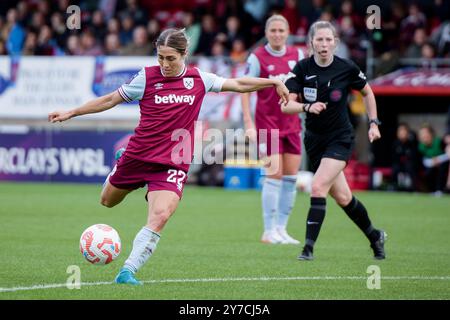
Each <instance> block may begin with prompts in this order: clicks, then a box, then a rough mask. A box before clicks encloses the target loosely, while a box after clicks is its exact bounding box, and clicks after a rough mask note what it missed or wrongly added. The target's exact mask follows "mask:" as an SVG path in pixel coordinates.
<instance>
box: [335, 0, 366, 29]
mask: <svg viewBox="0 0 450 320" xmlns="http://www.w3.org/2000/svg"><path fill="white" fill-rule="evenodd" d="M348 19H350V20H351V22H352V23H351V25H352V26H353V27H354V28H355V30H356V32H361V31H363V30H364V28H365V25H364V20H363V18H362V17H361V16H360V15H358V14H357V13H356V12H355V11H354V9H353V1H352V0H344V1H342V3H341V12H340V15H339V17H338V18H337V24H338V25H339V26H341V25H342V21H343V20H348Z"/></svg>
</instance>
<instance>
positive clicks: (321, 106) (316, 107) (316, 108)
mask: <svg viewBox="0 0 450 320" xmlns="http://www.w3.org/2000/svg"><path fill="white" fill-rule="evenodd" d="M326 108H327V105H326V104H325V103H323V102H314V103H313V104H312V105H311V106H310V107H309V109H308V113H314V114H319V113H321V112H322V111H323V110H326Z"/></svg>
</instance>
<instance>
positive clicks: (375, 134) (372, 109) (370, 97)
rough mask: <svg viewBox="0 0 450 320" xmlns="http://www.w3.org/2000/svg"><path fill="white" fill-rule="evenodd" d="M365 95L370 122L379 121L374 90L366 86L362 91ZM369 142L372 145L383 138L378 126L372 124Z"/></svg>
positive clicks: (365, 104)
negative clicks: (372, 120)
mask: <svg viewBox="0 0 450 320" xmlns="http://www.w3.org/2000/svg"><path fill="white" fill-rule="evenodd" d="M360 92H361V94H362V95H363V101H364V106H365V107H366V110H367V116H368V117H369V120H371V119H378V114H377V103H376V101H375V95H374V94H373V91H372V88H371V87H370V86H369V84H366V85H365V86H364V88H362V89H361V90H360ZM368 134H369V141H370V142H371V143H372V142H373V141H375V140H378V139H380V138H381V134H380V130H379V129H378V124H376V123H374V122H371V123H370V128H369V133H368Z"/></svg>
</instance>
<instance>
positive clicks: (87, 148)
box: [0, 131, 130, 182]
mask: <svg viewBox="0 0 450 320" xmlns="http://www.w3.org/2000/svg"><path fill="white" fill-rule="evenodd" d="M129 137H130V133H129V132H122V131H114V132H108V131H107V132H96V131H28V132H27V131H25V132H22V133H20V132H15V133H5V132H2V133H0V181H2V180H3V181H52V182H53V181H59V182H103V181H104V180H105V178H106V176H107V175H108V174H109V172H110V171H111V170H112V168H113V167H114V165H115V159H114V154H115V152H116V151H117V150H118V149H120V148H121V147H125V146H126V145H127V143H128V139H129Z"/></svg>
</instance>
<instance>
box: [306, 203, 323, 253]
mask: <svg viewBox="0 0 450 320" xmlns="http://www.w3.org/2000/svg"><path fill="white" fill-rule="evenodd" d="M326 205H327V201H326V198H315V197H311V207H310V208H309V212H308V219H307V220H306V241H305V246H308V247H310V249H311V251H312V248H313V247H314V243H315V242H316V240H317V237H318V236H319V232H320V228H321V227H322V222H323V219H324V218H325V210H326Z"/></svg>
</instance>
